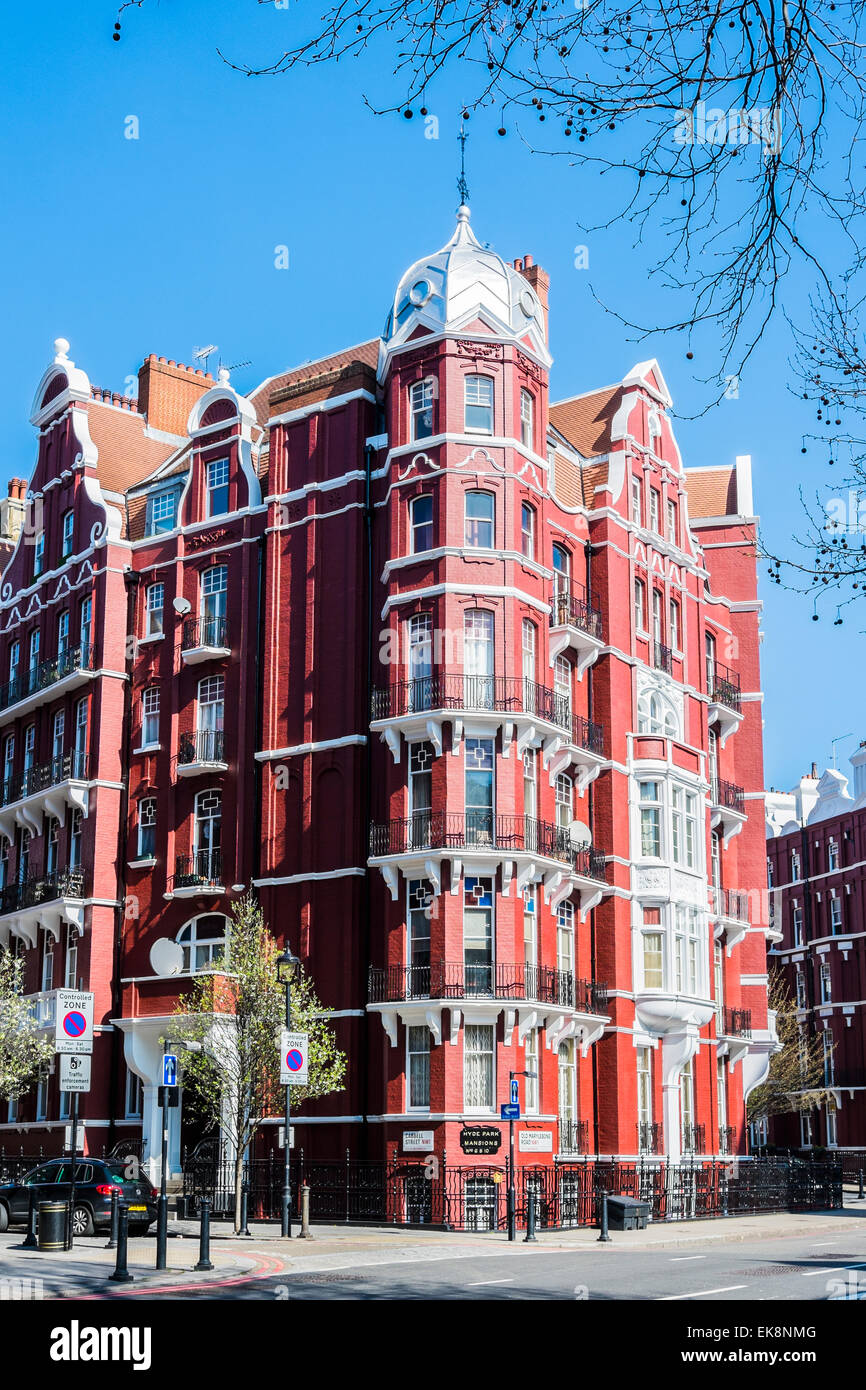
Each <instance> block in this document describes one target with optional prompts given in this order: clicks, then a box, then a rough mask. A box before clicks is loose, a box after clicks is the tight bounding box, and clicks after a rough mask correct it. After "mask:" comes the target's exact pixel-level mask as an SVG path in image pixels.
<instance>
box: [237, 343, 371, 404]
mask: <svg viewBox="0 0 866 1390" xmlns="http://www.w3.org/2000/svg"><path fill="white" fill-rule="evenodd" d="M379 343H380V339H379V338H371V339H370V341H369V342H367V343H359V344H358V345H357V346H356V347H350V348H344V349H343V350H342V351H341V352H334V353H331V354H330V355H329V356H328V357H319V358H317V360H316V361H315V362H305V363H304V364H303V365H302V366H300V367H292V369H291V370H290V371H287V372H281V373H280V374H279V375H278V376H272V377H268V379H267V380H266V381H263V382H262V384H261V385H260V386H257V387H256V389H255V391H252V392H251V393H250V397H249V399H250V400H251V402H252V404H253V405H254V407H255V411H256V415H257V417H258V420H259V423H260V424H262V425H264V424H267V420H268V415H269V413H270V408H269V401H270V398H271V396H272V395H274V393H275V392H277V391H282V390H284V389H285V388H286V387H287V386H293V385H295V384H296V383H298V382H302V381H313V380H315V378H316V377H320V376H324V375H326V373H328V372H334V371H339V370H340V369H341V368H343V367H350V366H351V365H352V363H353V362H363V363H364V365H365V366H367V367H375V366H376V365H377V363H378V361H379Z"/></svg>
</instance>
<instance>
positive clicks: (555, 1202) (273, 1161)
mask: <svg viewBox="0 0 866 1390" xmlns="http://www.w3.org/2000/svg"><path fill="white" fill-rule="evenodd" d="M577 1142H581V1140H580V1138H579V1137H578V1139H577ZM560 1147H561V1145H560ZM290 1168H291V1184H292V1204H293V1212H294V1214H295V1215H298V1214H299V1210H300V1193H301V1187H302V1186H306V1187H308V1188H309V1200H310V1217H311V1219H312V1220H313V1221H322V1222H328V1223H336V1222H340V1223H345V1224H351V1223H352V1222H363V1223H372V1224H376V1223H383V1224H384V1223H387V1224H388V1225H403V1226H419V1225H433V1226H441V1227H445V1228H446V1229H450V1230H458V1231H494V1230H502V1229H504V1228H505V1226H506V1222H507V1205H508V1189H509V1185H510V1178H511V1171H510V1166H509V1160H508V1158H507V1156H505V1157H503V1159H502V1160H501V1161H498V1160H491V1161H488V1162H486V1163H478V1164H451V1163H449V1162H448V1161H447V1158H446V1156H445V1155H444V1154H443V1155H442V1156H441V1157H440V1158H439V1161H438V1163H437V1164H436V1165H435V1166H433V1165H430V1164H429V1163H427V1162H424V1161H421V1160H414V1159H408V1158H407V1159H401V1158H396V1159H390V1160H376V1159H369V1160H367V1159H353V1158H351V1156H350V1155H349V1153H348V1152H347V1154H346V1157H345V1159H344V1160H339V1159H336V1160H333V1161H326V1162H322V1161H315V1162H314V1161H310V1160H308V1159H307V1158H306V1157H305V1155H304V1152H303V1150H300V1151H299V1153H298V1154H296V1155H294V1156H293V1157H292V1159H291V1164H290ZM234 1182H235V1170H234V1164H233V1163H231V1162H229V1161H214V1160H212V1159H210V1158H204V1159H189V1158H188V1159H187V1160H186V1161H185V1163H184V1167H183V1202H184V1206H185V1210H186V1214H187V1215H189V1216H192V1215H194V1214H195V1213H196V1212H197V1210H198V1205H199V1202H200V1200H201V1198H202V1197H208V1198H209V1199H210V1201H211V1204H212V1211H213V1213H214V1215H215V1216H217V1217H224V1218H225V1217H230V1216H231V1215H232V1214H233V1211H234ZM243 1185H244V1187H245V1189H246V1194H247V1201H248V1214H249V1217H250V1219H253V1220H256V1219H267V1220H274V1219H276V1218H277V1217H278V1216H279V1213H280V1203H281V1197H282V1186H283V1159H282V1155H281V1154H277V1153H274V1154H272V1155H271V1156H270V1157H268V1158H264V1159H255V1160H252V1161H248V1162H246V1163H245V1164H244V1169H243ZM514 1188H515V1198H516V1214H517V1224H518V1226H519V1227H520V1228H521V1229H523V1228H524V1227H525V1226H526V1219H527V1213H528V1208H529V1202H530V1199H534V1202H535V1212H536V1221H537V1224H538V1226H539V1228H541V1229H561V1228H565V1227H574V1226H597V1225H598V1224H599V1219H600V1210H601V1198H602V1196H603V1195H604V1194H605V1193H607V1194H616V1195H622V1196H628V1197H634V1198H636V1199H638V1200H640V1201H643V1202H645V1203H646V1204H647V1207H648V1211H649V1216H650V1219H651V1220H652V1221H654V1222H655V1221H687V1220H698V1219H706V1218H713V1217H724V1216H734V1215H738V1214H745V1213H750V1212H765V1211H766V1212H770V1211H827V1210H835V1209H838V1208H840V1207H841V1205H842V1165H841V1164H839V1163H832V1162H827V1163H800V1162H797V1161H796V1160H788V1159H775V1158H772V1159H746V1160H742V1161H741V1162H740V1163H738V1164H737V1165H733V1164H732V1163H731V1162H730V1161H725V1160H719V1159H715V1160H712V1159H704V1160H694V1161H684V1162H681V1163H669V1162H667V1161H666V1160H664V1159H652V1158H647V1159H643V1160H638V1161H637V1162H619V1161H618V1160H615V1159H613V1160H609V1159H595V1158H590V1157H589V1155H585V1156H584V1157H583V1158H582V1159H568V1158H565V1159H559V1160H557V1161H556V1162H555V1163H553V1164H549V1165H545V1166H540V1165H539V1166H523V1165H518V1166H517V1167H516V1168H515V1170H514Z"/></svg>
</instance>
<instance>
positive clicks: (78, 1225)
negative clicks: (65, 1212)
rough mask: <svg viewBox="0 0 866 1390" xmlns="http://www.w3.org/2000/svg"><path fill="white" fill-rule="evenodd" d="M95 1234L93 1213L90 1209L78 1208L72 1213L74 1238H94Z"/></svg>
mask: <svg viewBox="0 0 866 1390" xmlns="http://www.w3.org/2000/svg"><path fill="white" fill-rule="evenodd" d="M93 1232H94V1225H93V1213H92V1212H91V1211H90V1209H89V1208H88V1207H76V1208H75V1210H74V1211H73V1213H72V1234H73V1235H74V1236H92V1235H93Z"/></svg>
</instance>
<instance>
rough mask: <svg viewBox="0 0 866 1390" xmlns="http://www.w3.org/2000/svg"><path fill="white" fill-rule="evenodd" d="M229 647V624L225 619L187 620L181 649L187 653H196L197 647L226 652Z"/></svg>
mask: <svg viewBox="0 0 866 1390" xmlns="http://www.w3.org/2000/svg"><path fill="white" fill-rule="evenodd" d="M228 645H229V635H228V624H227V622H226V619H225V618H187V620H186V622H185V623H184V625H183V636H182V638H181V649H182V650H183V651H185V652H189V651H194V650H195V649H196V648H197V647H208V648H212V649H216V650H222V651H225V650H227V649H228Z"/></svg>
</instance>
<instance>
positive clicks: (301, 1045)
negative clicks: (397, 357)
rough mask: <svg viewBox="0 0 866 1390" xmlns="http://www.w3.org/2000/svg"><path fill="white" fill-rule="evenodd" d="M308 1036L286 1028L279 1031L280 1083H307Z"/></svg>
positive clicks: (303, 1084)
mask: <svg viewBox="0 0 866 1390" xmlns="http://www.w3.org/2000/svg"><path fill="white" fill-rule="evenodd" d="M308 1048H309V1036H308V1034H307V1033H290V1032H289V1030H288V1029H287V1028H283V1029H281V1031H280V1085H281V1086H306V1085H307V1079H308V1077H307V1061H308V1057H307V1053H308Z"/></svg>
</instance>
